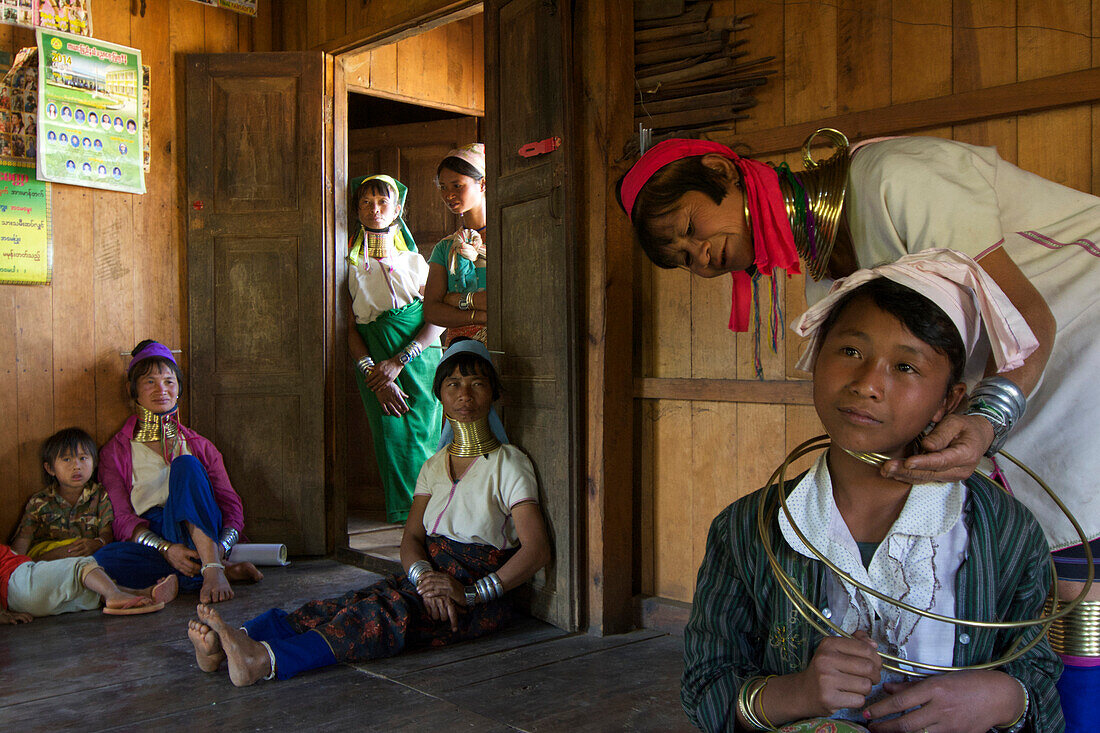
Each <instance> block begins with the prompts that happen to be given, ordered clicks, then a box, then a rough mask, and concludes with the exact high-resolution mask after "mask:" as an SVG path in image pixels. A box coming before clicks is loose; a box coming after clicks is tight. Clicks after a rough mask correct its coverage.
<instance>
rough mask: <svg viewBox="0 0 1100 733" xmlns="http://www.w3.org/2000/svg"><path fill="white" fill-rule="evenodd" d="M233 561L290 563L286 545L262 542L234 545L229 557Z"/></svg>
mask: <svg viewBox="0 0 1100 733" xmlns="http://www.w3.org/2000/svg"><path fill="white" fill-rule="evenodd" d="M227 559H228V560H229V561H231V562H250V563H252V564H253V565H289V564H290V561H289V560H287V559H286V545H280V544H264V543H261V542H239V543H237V544H236V545H233V549H232V550H230V552H229V556H228V558H227Z"/></svg>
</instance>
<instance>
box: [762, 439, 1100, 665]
mask: <svg viewBox="0 0 1100 733" xmlns="http://www.w3.org/2000/svg"><path fill="white" fill-rule="evenodd" d="M830 445H831V441H830V439H829V436H828V435H819V436H817V437H816V438H811V439H810V440H807V441H806V442H804V443H802V444H801V445H799V446H797V447H796V448H795V449H794V450H792V451H791V452H790V453H789V454H788V455H787V458H786V459H785V460H784V461H783V463H781V464H780V465H779V467H778V468H776V469H775V471H774V472H772V475H771V476H770V477H769V478H768V482H767V483H766V484H765V485H764V488H763V490H762V492H761V493H760V496H759V499H758V502H757V509H756V528H757V533H758V534H759V536H760V541H761V544H762V545H763V547H764V553H765V554H766V555H767V557H768V565H769V566H770V567H771V570H772V574H773V575H774V576H775V578H776V580H777V581H778V582H779V587H780V589H781V590H782V591H783V594H784V595H785V596H786V597H787V599H788V600H789V601H790V602H791V604H792V605H793V606H794V608H795V610H796V611H797V612H798V614H799V615H800V616H802V618H804V619H805V620H806V622H807V623H809V624H810V626H812V627H813V628H814V629H816V630H817V631H818V633H820V634H822V635H824V636H843V637H847V638H852V636H851V635H850V634H848V633H846V632H845V631H844V630H843V629H841V628H840V627H839V626H837V625H836V624H834V623H833V622H832V621H831V620H830V619H829V618H827V617H826V616H825V615H824V613H822V611H821V610H819V609H818V608H817V606H816V605H815V604H814V603H812V602H810V600H809V599H808V598H806V596H805V595H804V594H803V593H802V592H801V591H800V590H799V589H798V587H797V585H796V583H795V581H794V578H792V577H791V576H789V575H787V573H786V572H785V571H784V570H783V568H782V567H780V565H779V560H778V558H777V557H776V556H775V553H774V552H773V551H772V547H771V539H772V532H771V527H770V522H769V521H768V517H769V516H771V512H772V508H771V507H774V509H775V516H776V517H778V512H779V509H782V510H783V513H784V514H785V515H786V517H787V521H788V522H790V524H791V528H792V529H793V530H794V532H795V534H796V535H797V537H798V539H799V540H800V541H801V542H802V543H803V544H805V545H806V547H807V548H808V549H809V550H810V552H811V553H813V555H814V557H816V558H817V559H818V560H819V561H821V562H822V563H823V564H824V565H825V566H826V567H827V568H829V569H830V570H832V571H833V572H834V573H835V574H836V575H837V576H838V577H839V578H841V579H843V580H844V581H845V582H847V583H851V584H852V585H853V586H854V587H856V588H858V589H859V590H861V591H863V592H864V593H867V594H868V595H870V596H873V597H875V598H878V599H879V600H881V601H884V602H886V603H889V604H890V605H893V606H895V607H897V608H900V609H902V610H905V611H908V612H910V613H913V614H915V615H917V616H920V617H922V618H929V619H933V620H935V621H942V622H944V623H948V624H952V625H955V626H967V627H971V628H984V629H1008V628H1028V627H1031V626H1041V627H1042V631H1041V633H1039V634H1036V635H1035V638H1033V639H1032V640H1031V641H1030V642H1028V643H1027V644H1025V645H1023V646H1020V642H1021V639H1017V640H1016V641H1015V642H1014V643H1013V644H1012V646H1011V647H1010V648H1009V650H1008V651H1007V652H1006V653H1005V654H1004V655H1003V656H1001V657H1000V658H999V659H994V660H992V661H989V662H984V663H981V664H972V665H966V666H953V665H937V664H928V663H924V662H919V661H916V660H912V659H902V658H900V657H897V656H894V655H891V654H888V653H886V652H882V651H880V652H878V654H879V656H880V657H881V658H882V660H883V665H882V666H883V667H884V668H885V669H889V670H891V671H894V672H899V673H901V674H905V675H910V676H916V677H927V676H929V675H931V674H936V673H941V672H958V671H962V670H979V669H993V668H996V667H1001V666H1003V665H1005V664H1008V663H1009V662H1011V661H1013V660H1015V659H1018V658H1020V657H1021V656H1023V655H1024V654H1026V653H1027V652H1028V651H1030V650H1031V649H1032V648H1033V647H1035V646H1036V645H1037V644H1038V643H1039V642H1040V641H1042V639H1043V637H1044V636H1046V633H1047V631H1048V629H1049V628H1050V625H1051V624H1052V623H1054V622H1055V621H1057V620H1059V619H1061V618H1063V617H1065V616H1067V615H1069V614H1070V613H1072V612H1073V611H1074V610H1075V609H1076V608H1077V606H1078V605H1079V604H1080V603H1081V602H1082V601H1083V600H1084V599H1085V596H1086V595H1088V592H1089V589H1090V588H1091V587H1092V581H1093V565H1092V552H1091V549H1090V548H1089V543H1088V538H1087V537H1086V536H1085V533H1084V531H1083V530H1082V529H1081V525H1080V524H1078V523H1077V519H1076V518H1075V517H1074V516H1073V515H1072V514H1071V513H1070V511H1069V509H1067V508H1066V505H1065V504H1063V503H1062V500H1061V499H1059V498H1058V496H1057V495H1055V493H1054V492H1053V491H1052V490H1051V488H1050V487H1049V486H1047V484H1046V483H1045V482H1044V481H1043V480H1042V479H1041V478H1039V477H1038V476H1037V475H1036V474H1035V472H1034V471H1032V470H1031V469H1030V468H1028V467H1027V466H1026V465H1024V464H1023V463H1022V462H1021V461H1019V460H1018V459H1017V458H1016V457H1015V456H1012V455H1011V454H1009V453H1006V452H1004V451H1001V453H1000V455H1002V456H1004V457H1005V458H1007V459H1008V460H1010V461H1012V463H1014V464H1016V465H1017V466H1019V467H1020V469H1021V470H1022V471H1024V472H1025V473H1027V475H1028V476H1030V477H1031V478H1032V479H1033V480H1034V481H1035V482H1036V483H1038V484H1039V486H1041V487H1042V488H1043V490H1044V491H1045V492H1046V493H1047V495H1048V496H1049V497H1050V498H1051V499H1052V500H1053V501H1054V503H1055V504H1057V505H1058V508H1059V509H1060V510H1061V511H1062V513H1063V514H1065V516H1066V518H1067V519H1069V521H1070V523H1071V524H1072V525H1073V528H1074V530H1076V532H1077V534H1078V536H1079V537H1080V538H1081V542H1082V543H1083V544H1084V547H1085V555H1086V562H1087V563H1088V577H1087V578H1086V580H1085V586H1084V588H1082V589H1081V592H1080V593H1079V594H1078V595H1077V596H1076V597H1074V598H1073V600H1071V601H1068V602H1067V603H1066V604H1065V605H1062V606H1061V607H1059V601H1058V600H1057V598H1058V596H1057V579H1058V576H1057V571H1056V570H1055V567H1054V558H1053V557H1052V558H1051V561H1050V574H1051V598H1052V601H1051V609H1052V610H1051V613H1049V614H1043V615H1040V616H1039V618H1036V619H1028V620H1025V621H973V620H970V619H960V618H954V617H951V616H943V615H940V614H937V613H933V612H931V611H927V610H924V609H920V608H916V607H914V606H911V605H909V604H907V603H905V602H904V601H900V600H898V599H896V598H891V597H890V596H887V595H885V594H883V593H881V592H879V591H877V590H875V589H874V588H871V587H868V586H866V585H864V584H862V583H860V582H859V581H857V580H855V579H854V578H852V577H851V576H850V575H848V574H847V573H845V572H844V571H843V570H841V569H840V568H839V567H837V565H836V564H835V563H833V562H832V561H831V560H829V559H828V558H827V557H825V556H824V554H823V553H821V551H820V550H818V549H817V548H816V547H814V546H813V544H811V543H810V542H809V540H808V539H807V538H806V537H805V535H803V534H802V531H801V530H799V528H798V525H797V524H795V522H794V518H793V517H792V516H791V513H790V510H789V509H788V508H787V502H786V497H785V496H784V492H783V486H784V485H785V483H786V475H787V467H788V466H789V465H790V464H791V463H793V462H794V461H796V460H798V459H799V458H801V457H802V456H804V455H807V454H809V453H812V452H814V451H818V450H826V449H828V448H829V446H830ZM979 473H981V472H979ZM981 475H982V476H985V477H986V478H989V477H988V476H986V475H985V474H984V473H981ZM773 486H774V487H775V488H776V491H775V494H776V498H775V500H773V501H771V502H766V499H767V497H768V494H769V493H770V489H771V488H772V487H773ZM766 504H768V507H767V508H766ZM902 665H904V666H902Z"/></svg>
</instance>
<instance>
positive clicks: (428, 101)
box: [347, 84, 485, 117]
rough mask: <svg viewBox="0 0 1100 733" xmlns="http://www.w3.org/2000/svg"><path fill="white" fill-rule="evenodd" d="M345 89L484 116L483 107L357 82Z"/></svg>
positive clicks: (423, 105)
mask: <svg viewBox="0 0 1100 733" xmlns="http://www.w3.org/2000/svg"><path fill="white" fill-rule="evenodd" d="M347 89H348V91H349V92H355V93H356V94H365V95H366V96H368V97H378V98H379V99H392V100H394V101H395V102H406V103H408V104H415V105H416V106H417V107H431V108H432V109H442V110H446V111H447V112H457V113H459V114H464V115H470V116H471V117H484V116H485V110H484V109H477V108H475V107H463V106H462V105H460V104H448V103H446V102H437V101H435V100H432V99H422V98H420V97H413V96H409V95H407V94H395V93H393V92H381V91H378V90H377V89H371V88H370V87H365V86H360V85H358V84H348V85H347Z"/></svg>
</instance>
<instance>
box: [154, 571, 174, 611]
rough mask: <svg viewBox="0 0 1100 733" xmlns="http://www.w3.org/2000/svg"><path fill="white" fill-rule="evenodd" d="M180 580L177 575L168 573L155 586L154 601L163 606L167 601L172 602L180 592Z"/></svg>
mask: <svg viewBox="0 0 1100 733" xmlns="http://www.w3.org/2000/svg"><path fill="white" fill-rule="evenodd" d="M179 590H180V582H179V579H178V578H176V576H175V575H168V576H165V577H163V578H161V579H160V582H158V583H157V584H156V585H154V586H153V593H152V596H153V602H154V603H159V604H161V605H162V606H163V605H164V604H166V603H171V602H172V600H173V599H174V598H175V597H176V594H177V593H179Z"/></svg>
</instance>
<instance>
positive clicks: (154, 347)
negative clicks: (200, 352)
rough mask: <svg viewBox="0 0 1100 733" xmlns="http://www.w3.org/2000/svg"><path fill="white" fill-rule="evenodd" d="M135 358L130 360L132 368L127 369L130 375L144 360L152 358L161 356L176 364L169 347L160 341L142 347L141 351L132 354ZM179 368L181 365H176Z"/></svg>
mask: <svg viewBox="0 0 1100 733" xmlns="http://www.w3.org/2000/svg"><path fill="white" fill-rule="evenodd" d="M131 356H132V357H133V358H132V359H130V366H128V367H126V372H127V373H129V372H130V370H131V369H133V368H134V366H135V365H136V364H137V363H138V362H139V361H141V360H142V359H148V358H150V357H154V356H159V357H160V358H162V359H167V360H168V361H170V362H172V363H173V364H176V358H175V357H174V356H172V352H171V351H169V350H168V347H167V346H165V345H164V344H162V343H160V342H158V341H152V342H150V343H148V344H146V345H145V346H144V347H142V348H141V349H140V350H138V351H136V352H133V353H131ZM176 366H177V367H178V366H179V364H176Z"/></svg>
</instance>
